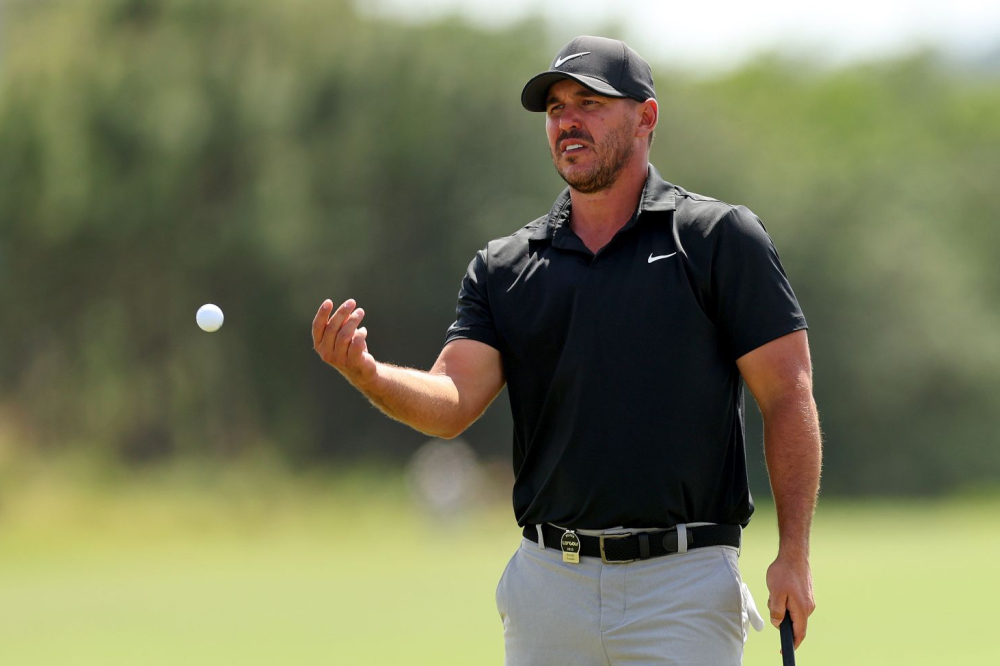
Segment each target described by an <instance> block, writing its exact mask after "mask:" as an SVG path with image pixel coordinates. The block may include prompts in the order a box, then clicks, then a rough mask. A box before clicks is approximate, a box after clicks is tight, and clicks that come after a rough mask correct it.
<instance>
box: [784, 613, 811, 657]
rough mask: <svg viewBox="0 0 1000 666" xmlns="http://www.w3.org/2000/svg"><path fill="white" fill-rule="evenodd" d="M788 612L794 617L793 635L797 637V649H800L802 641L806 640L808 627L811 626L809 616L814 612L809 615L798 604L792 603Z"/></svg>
mask: <svg viewBox="0 0 1000 666" xmlns="http://www.w3.org/2000/svg"><path fill="white" fill-rule="evenodd" d="M788 612H789V613H790V614H791V616H792V635H794V636H795V649H798V647H799V646H800V645H801V644H802V641H804V640H805V639H806V625H808V624H809V614H810V613H811V612H812V611H811V610H810V611H809V612H808V613H807V612H805V610H803V609H802V608H800V607H799V606H798V605H797V604H794V603H790V604H789V605H788Z"/></svg>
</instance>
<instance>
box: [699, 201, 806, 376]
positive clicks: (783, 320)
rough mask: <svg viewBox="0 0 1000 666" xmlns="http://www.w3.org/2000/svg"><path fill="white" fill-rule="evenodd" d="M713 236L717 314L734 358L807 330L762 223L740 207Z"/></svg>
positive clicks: (713, 284)
mask: <svg viewBox="0 0 1000 666" xmlns="http://www.w3.org/2000/svg"><path fill="white" fill-rule="evenodd" d="M712 235H713V236H714V237H715V238H714V241H715V242H714V247H713V257H712V269H711V282H712V285H711V291H712V296H713V299H712V300H713V310H714V315H715V321H716V322H717V324H718V325H719V326H720V328H721V329H722V330H723V334H724V335H725V336H726V338H727V339H728V341H729V344H730V347H731V349H732V351H733V358H734V359H736V358H739V357H741V356H743V355H744V354H746V353H747V352H750V351H753V350H754V349H756V348H758V347H760V346H761V345H764V344H766V343H768V342H770V341H772V340H775V339H777V338H779V337H781V336H783V335H787V334H788V333H792V332H794V331H798V330H802V329H805V328H807V327H808V325H807V324H806V319H805V316H804V315H803V314H802V309H801V308H800V307H799V302H798V300H797V299H796V298H795V293H794V292H793V291H792V286H791V284H789V282H788V277H787V276H786V275H785V270H784V268H783V267H782V266H781V260H780V259H779V257H778V251H777V249H776V248H775V247H774V243H772V242H771V237H770V236H768V234H767V230H766V229H765V228H764V225H763V223H762V222H761V221H760V218H758V217H757V216H756V215H754V214H753V213H752V212H750V210H748V209H747V208H745V207H743V206H737V207H735V208H733V209H732V210H731V211H730V212H729V213H727V214H726V215H724V216H723V217H722V219H720V220H719V221H718V223H717V224H716V226H715V228H714V229H713V230H712Z"/></svg>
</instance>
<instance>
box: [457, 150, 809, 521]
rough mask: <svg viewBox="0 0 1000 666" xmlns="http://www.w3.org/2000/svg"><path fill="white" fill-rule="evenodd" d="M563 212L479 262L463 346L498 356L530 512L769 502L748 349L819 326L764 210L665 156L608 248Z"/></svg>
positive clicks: (725, 517)
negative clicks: (709, 190)
mask: <svg viewBox="0 0 1000 666" xmlns="http://www.w3.org/2000/svg"><path fill="white" fill-rule="evenodd" d="M569 211H570V196H569V190H568V189H567V190H565V191H564V192H563V193H562V194H561V195H560V196H559V198H558V199H557V200H556V202H555V205H554V206H553V207H552V210H551V211H550V212H549V214H548V215H546V216H544V217H541V218H539V219H537V220H535V221H534V222H532V223H530V224H528V225H527V226H525V227H524V228H522V229H520V230H519V231H517V232H516V233H514V234H513V235H511V236H507V237H506V238H499V239H497V240H493V241H491V242H490V243H489V244H488V245H487V246H486V248H485V249H483V250H481V251H480V252H479V253H477V255H476V257H475V259H473V260H472V263H471V264H470V265H469V270H468V273H467V275H466V276H465V279H464V280H463V281H462V287H461V291H460V292H459V300H458V309H457V320H456V321H455V323H454V324H452V325H451V327H450V328H449V329H448V334H447V342H451V341H452V340H456V339H459V338H468V339H471V340H478V341H479V342H483V343H485V344H488V345H490V346H492V347H495V348H496V349H497V350H499V351H500V354H501V357H502V361H503V370H504V373H505V376H506V380H507V387H508V392H509V395H510V406H511V412H512V413H513V417H514V472H515V475H516V476H515V482H514V513H515V515H516V516H517V521H518V524H520V525H526V524H538V523H546V522H550V523H555V524H557V525H561V526H564V527H572V528H591V529H595V528H596V529H601V528H608V527H614V526H619V525H624V526H629V527H669V526H671V525H674V524H677V523H682V522H684V523H687V522H696V521H707V522H716V523H739V524H743V525H745V524H746V523H747V522H748V521H749V519H750V514H751V513H752V512H753V502H752V500H751V497H750V491H749V488H748V485H747V471H746V454H745V451H744V442H743V440H744V434H743V410H744V405H743V382H742V378H741V377H740V373H739V370H738V369H737V367H736V359H737V358H739V357H740V356H742V355H744V354H746V353H747V352H749V351H752V350H753V349H756V348H757V347H759V346H761V345H763V344H765V343H766V342H769V341H771V340H774V339H775V338H778V337H781V336H782V335H785V334H787V333H791V332H792V331H796V330H799V329H804V328H806V321H805V318H804V317H803V315H802V311H801V309H800V308H799V304H798V302H797V301H796V298H795V295H794V293H793V292H792V288H791V286H790V285H789V283H788V279H787V278H786V276H785V272H784V270H783V269H782V267H781V263H780V261H779V259H778V253H777V251H776V250H775V248H774V245H773V244H772V243H771V239H770V238H769V237H768V235H767V232H766V231H765V229H764V226H763V225H762V224H761V222H760V220H759V219H758V218H757V217H756V216H755V215H754V214H753V213H752V212H750V211H749V210H748V209H746V208H744V207H742V206H731V205H729V204H726V203H722V202H720V201H718V200H715V199H710V198H708V197H703V196H699V195H697V194H692V193H689V192H686V191H685V190H683V189H682V188H680V187H677V186H675V185H671V184H670V183H667V182H666V181H664V180H663V179H661V178H660V175H659V173H657V171H656V169H655V168H653V167H652V165H650V168H649V175H648V178H647V181H646V186H645V188H644V190H643V193H642V197H641V199H640V202H639V207H638V209H637V210H636V214H635V215H634V216H633V217H632V219H631V220H630V221H629V222H628V224H626V225H625V226H624V227H623V228H622V229H621V230H620V231H619V232H618V233H617V234H616V235H615V236H614V238H612V239H611V241H610V242H609V243H608V244H607V245H606V246H605V247H603V248H601V250H600V251H598V252H597V254H593V253H591V252H590V251H589V250H588V249H587V248H586V246H585V245H584V244H583V241H581V240H580V238H579V237H578V236H577V235H576V234H574V233H573V231H572V230H571V229H570V226H569V223H568V221H569Z"/></svg>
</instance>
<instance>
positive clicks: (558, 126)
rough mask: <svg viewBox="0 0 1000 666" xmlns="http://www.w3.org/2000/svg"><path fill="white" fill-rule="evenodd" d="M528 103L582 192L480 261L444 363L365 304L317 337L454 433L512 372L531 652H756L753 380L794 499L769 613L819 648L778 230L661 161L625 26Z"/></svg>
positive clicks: (582, 53)
mask: <svg viewBox="0 0 1000 666" xmlns="http://www.w3.org/2000/svg"><path fill="white" fill-rule="evenodd" d="M521 104H522V105H523V106H524V107H525V108H526V109H527V110H528V111H534V112H538V113H543V114H544V117H545V134H546V137H547V140H548V146H549V150H550V151H551V153H552V161H553V164H554V165H555V168H556V171H558V172H559V175H560V176H562V178H563V179H564V180H565V181H566V183H567V184H568V187H567V188H566V190H564V191H563V192H562V194H560V195H559V197H558V198H557V199H556V200H555V203H554V204H553V206H552V209H551V210H550V211H549V212H548V213H547V214H546V215H543V216H542V217H539V218H538V219H537V220H535V221H533V222H531V223H529V224H527V225H526V226H524V227H522V228H521V229H519V230H517V231H515V232H514V233H513V234H511V235H510V236H507V237H505V238H499V239H496V240H493V241H490V242H489V243H488V244H487V245H486V247H485V248H484V249H482V250H481V251H480V252H479V253H478V254H477V255H476V256H475V258H474V259H473V260H472V262H471V264H470V265H469V269H468V272H467V274H466V275H465V277H464V279H463V281H462V285H461V289H460V292H459V298H458V308H457V318H456V321H455V323H454V324H452V326H451V327H450V328H449V329H448V333H447V338H446V342H445V345H444V348H443V350H442V351H441V354H440V356H439V357H438V359H437V361H436V362H435V363H434V366H433V367H432V368H431V370H430V371H429V372H423V371H420V370H415V369H411V368H401V367H395V366H391V365H388V364H385V363H381V362H378V361H376V360H375V358H373V357H372V355H371V354H370V353H369V351H368V348H367V345H366V342H365V340H366V337H367V331H366V330H365V328H363V327H361V326H360V324H361V322H362V319H363V318H364V311H363V310H362V309H361V308H360V307H358V306H357V303H356V302H355V301H354V300H352V299H349V300H347V301H346V302H344V303H343V304H341V305H340V306H339V307H337V308H336V309H334V304H333V303H332V302H331V301H330V300H326V301H324V302H323V304H322V305H321V306H320V308H319V312H317V314H316V318H315V320H314V321H313V328H312V333H313V342H314V345H315V348H316V351H317V352H318V353H319V355H320V356H321V357H322V358H323V360H324V361H326V362H327V363H329V364H330V365H332V366H333V367H335V368H336V369H337V370H339V371H340V372H341V373H342V374H343V375H344V377H346V378H347V379H348V381H350V382H351V383H352V384H353V385H354V386H355V387H357V388H358V389H359V390H360V391H361V392H362V393H364V394H365V395H366V396H367V397H368V398H369V399H370V400H371V401H372V402H373V403H374V404H375V405H376V406H377V407H379V408H380V409H381V410H382V411H384V412H385V413H386V414H388V415H389V416H391V417H392V418H395V419H398V420H400V421H402V422H404V423H406V424H409V425H410V426H412V427H414V428H416V429H418V430H420V431H422V432H425V433H428V434H431V435H435V436H439V437H454V436H456V435H458V434H459V433H461V432H462V431H463V430H464V429H465V428H466V427H468V426H469V424H471V423H472V422H473V421H475V420H476V418H478V417H479V415H480V414H482V413H483V411H484V410H485V409H486V407H487V406H488V405H489V404H490V402H491V401H492V400H493V399H494V398H495V397H496V395H497V393H499V392H500V390H501V388H502V387H503V386H504V384H505V383H506V385H507V387H508V389H509V395H510V406H511V412H512V414H513V420H514V433H513V463H514V472H515V481H514V488H513V502H514V513H515V516H516V518H517V522H518V525H519V526H521V527H522V530H523V535H524V538H523V540H522V542H521V545H520V548H519V549H518V550H517V551H516V552H515V553H514V555H513V557H512V558H511V560H510V562H509V563H508V565H507V568H506V570H505V571H504V573H503V575H502V577H501V579H500V582H499V585H498V586H497V594H496V597H497V599H496V600H497V608H498V610H499V612H500V616H501V618H502V620H503V627H504V642H505V647H506V663H507V664H508V665H510V666H536V665H537V666H559V665H562V664H565V665H567V666H599V665H603V666H607V665H616V664H629V665H630V666H639V665H647V664H648V665H653V664H685V665H691V664H703V665H705V666H724V665H735V664H739V663H741V660H742V656H743V644H744V642H745V640H746V636H747V630H748V627H749V626H754V627H755V628H756V629H757V630H758V631H759V630H760V629H761V628H762V627H763V621H762V619H761V618H760V616H759V615H758V613H757V610H756V608H755V605H754V602H753V599H752V598H751V597H750V593H749V590H748V589H747V587H746V585H744V584H743V583H742V580H741V578H740V573H739V568H738V566H737V556H738V554H739V550H740V545H741V536H742V529H743V528H744V527H745V526H746V525H747V523H748V522H749V520H750V515H751V513H752V512H753V503H752V500H751V497H750V492H749V489H748V485H747V469H746V454H745V451H744V427H743V420H744V409H745V406H744V399H743V384H744V383H745V384H746V386H747V387H748V388H749V389H750V392H751V393H752V394H753V397H754V398H755V399H756V401H757V404H758V406H759V407H760V410H761V413H762V414H763V419H764V439H765V458H766V461H767V467H768V472H769V474H770V478H771V487H772V490H773V494H774V500H775V504H776V509H777V514H778V530H779V535H780V536H779V539H780V540H779V544H778V555H777V558H776V559H775V560H774V563H773V564H771V566H770V568H769V569H768V571H767V586H768V589H769V592H770V596H769V598H768V604H767V606H768V609H769V612H770V619H771V622H772V623H773V624H775V625H776V626H777V625H778V624H779V622H780V621H781V619H782V618H783V617H784V614H785V611H786V609H788V610H789V611H790V612H791V616H792V620H793V622H794V626H795V643H796V646H798V644H800V643H801V642H802V640H803V639H804V638H805V635H806V625H807V622H808V618H809V615H810V614H811V613H812V611H813V608H814V606H815V604H814V601H813V593H812V583H811V577H810V571H809V559H808V558H809V531H810V525H811V521H812V515H813V510H814V507H815V503H816V497H817V492H818V487H819V473H820V448H821V445H820V431H819V422H818V416H817V411H816V406H815V403H814V400H813V397H812V370H811V364H810V359H809V347H808V342H807V337H806V321H805V318H804V317H803V314H802V311H801V309H800V307H799V304H798V302H797V300H796V298H795V295H794V293H793V292H792V288H791V286H790V285H789V282H788V279H787V278H786V276H785V273H784V270H783V269H782V266H781V262H780V261H779V259H778V253H777V251H776V250H775V248H774V245H773V244H772V242H771V239H770V238H769V237H768V235H767V233H766V231H765V229H764V227H763V225H762V224H761V222H760V220H759V219H758V218H757V217H756V216H755V215H754V214H753V213H752V212H750V211H749V210H748V209H747V208H744V207H742V206H731V205H729V204H726V203H723V202H721V201H718V200H716V199H712V198H709V197H705V196H701V195H698V194H693V193H691V192H688V191H686V190H684V189H682V188H681V187H678V186H676V185H672V184H670V183H668V182H666V181H665V180H663V179H662V178H661V177H660V174H659V173H658V172H657V171H656V169H655V168H654V167H653V166H652V165H651V164H650V163H649V160H648V156H649V146H650V144H651V142H652V139H653V131H654V130H655V129H656V126H657V122H658V120H659V107H658V105H657V102H656V92H655V90H654V87H653V78H652V74H651V72H650V68H649V65H648V64H647V63H646V61H645V60H643V59H642V57H640V56H639V54H638V53H636V52H635V51H634V50H632V49H631V48H629V47H628V46H626V45H625V44H623V43H622V42H619V41H615V40H611V39H605V38H601V37H578V38H576V39H574V40H573V41H571V42H570V43H569V44H567V45H566V46H565V47H564V48H563V49H562V50H561V51H559V53H558V54H556V57H555V59H554V60H553V61H552V66H551V67H550V68H549V70H548V71H545V72H543V73H541V74H538V75H537V76H535V77H534V78H532V79H531V80H529V81H528V83H527V85H526V86H525V87H524V90H523V92H522V94H521ZM747 168H752V165H747Z"/></svg>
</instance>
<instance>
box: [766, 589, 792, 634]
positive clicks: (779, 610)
mask: <svg viewBox="0 0 1000 666" xmlns="http://www.w3.org/2000/svg"><path fill="white" fill-rule="evenodd" d="M787 603H788V595H787V594H783V595H780V596H775V595H771V596H769V597H768V598H767V610H768V612H769V613H770V615H771V624H773V625H774V626H776V627H780V626H781V621H782V620H784V619H785V610H786V604H787Z"/></svg>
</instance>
